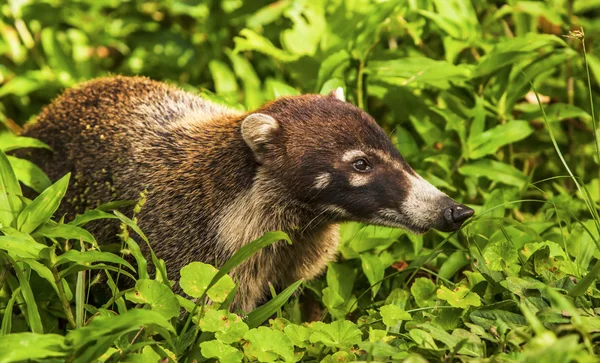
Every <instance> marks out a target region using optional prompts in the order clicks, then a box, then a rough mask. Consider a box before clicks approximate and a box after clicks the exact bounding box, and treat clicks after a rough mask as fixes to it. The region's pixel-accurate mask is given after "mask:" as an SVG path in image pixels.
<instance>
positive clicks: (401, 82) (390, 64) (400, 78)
mask: <svg viewBox="0 0 600 363" xmlns="http://www.w3.org/2000/svg"><path fill="white" fill-rule="evenodd" d="M365 72H367V73H368V74H369V82H375V81H377V82H383V83H387V84H391V85H394V86H403V87H405V86H413V87H414V86H417V87H418V86H421V87H422V86H429V87H434V88H440V89H448V88H450V83H451V82H461V81H465V80H467V79H468V78H469V77H470V76H471V70H470V68H469V67H468V66H465V65H459V66H455V65H453V64H451V63H448V62H446V61H436V60H433V59H431V58H424V57H410V58H402V59H395V60H387V61H372V62H369V64H368V65H367V67H366V69H365Z"/></svg>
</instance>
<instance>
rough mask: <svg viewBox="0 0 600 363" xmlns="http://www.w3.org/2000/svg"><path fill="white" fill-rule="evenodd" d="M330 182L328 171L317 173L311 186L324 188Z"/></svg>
mask: <svg viewBox="0 0 600 363" xmlns="http://www.w3.org/2000/svg"><path fill="white" fill-rule="evenodd" d="M330 182H331V174H329V173H321V174H319V175H317V177H316V178H315V182H314V184H313V188H315V189H325V188H327V186H328V185H329V183H330Z"/></svg>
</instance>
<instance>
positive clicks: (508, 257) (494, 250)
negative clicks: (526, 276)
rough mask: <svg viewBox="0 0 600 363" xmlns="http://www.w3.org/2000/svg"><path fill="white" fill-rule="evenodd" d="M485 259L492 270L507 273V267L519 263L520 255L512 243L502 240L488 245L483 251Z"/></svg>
mask: <svg viewBox="0 0 600 363" xmlns="http://www.w3.org/2000/svg"><path fill="white" fill-rule="evenodd" d="M483 258H485V263H486V264H487V266H488V268H489V269H490V270H492V271H505V270H506V268H507V267H509V266H512V265H513V264H516V263H517V261H518V260H519V254H518V253H517V249H516V248H515V246H513V244H512V243H511V242H509V241H506V240H501V241H497V242H492V243H490V244H489V245H487V246H486V248H485V250H484V251H483ZM517 268H518V266H517Z"/></svg>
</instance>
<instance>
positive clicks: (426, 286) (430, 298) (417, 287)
mask: <svg viewBox="0 0 600 363" xmlns="http://www.w3.org/2000/svg"><path fill="white" fill-rule="evenodd" d="M436 290H437V287H436V286H435V284H434V283H433V281H431V280H430V279H428V278H425V277H420V278H418V279H415V282H414V283H413V284H412V286H411V287H410V292H411V293H412V295H413V297H414V298H415V302H416V303H417V305H418V306H419V307H422V308H424V307H427V306H434V305H435V300H436Z"/></svg>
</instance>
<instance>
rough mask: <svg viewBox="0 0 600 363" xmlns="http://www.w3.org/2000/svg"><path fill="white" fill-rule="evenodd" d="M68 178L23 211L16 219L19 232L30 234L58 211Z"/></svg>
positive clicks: (46, 191)
mask: <svg viewBox="0 0 600 363" xmlns="http://www.w3.org/2000/svg"><path fill="white" fill-rule="evenodd" d="M70 176H71V174H70V173H69V174H67V175H65V176H64V177H62V178H61V179H60V180H59V181H57V182H56V183H54V184H53V185H52V186H51V187H50V188H48V189H46V190H44V191H43V192H42V194H40V195H38V197H37V198H35V199H34V200H33V201H32V202H31V203H30V204H29V205H28V206H27V207H25V209H23V211H22V212H21V213H20V214H19V217H18V218H17V229H18V230H19V231H21V232H24V233H31V232H33V231H34V230H35V229H36V228H37V227H39V226H40V225H42V224H44V223H46V222H47V221H49V220H50V218H51V217H52V215H53V214H54V212H56V210H57V209H58V206H59V205H60V201H61V200H62V198H63V197H64V196H65V192H66V190H67V187H68V186H69V178H70Z"/></svg>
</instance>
